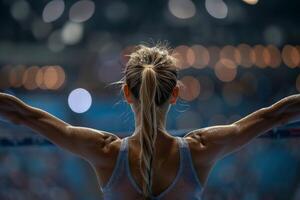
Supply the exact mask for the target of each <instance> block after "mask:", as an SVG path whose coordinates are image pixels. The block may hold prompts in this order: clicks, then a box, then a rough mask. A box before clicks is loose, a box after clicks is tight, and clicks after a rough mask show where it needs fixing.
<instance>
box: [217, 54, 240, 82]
mask: <svg viewBox="0 0 300 200" xmlns="http://www.w3.org/2000/svg"><path fill="white" fill-rule="evenodd" d="M214 72H215V74H216V76H217V78H218V79H219V80H220V81H223V82H230V81H232V80H234V79H235V77H236V75H237V68H236V64H235V63H234V62H233V61H231V60H228V59H222V60H220V61H219V62H218V63H217V64H216V65H215V68H214Z"/></svg>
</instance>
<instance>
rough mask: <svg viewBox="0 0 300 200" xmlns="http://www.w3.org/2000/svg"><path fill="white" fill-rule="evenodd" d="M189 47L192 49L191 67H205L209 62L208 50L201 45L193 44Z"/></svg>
mask: <svg viewBox="0 0 300 200" xmlns="http://www.w3.org/2000/svg"><path fill="white" fill-rule="evenodd" d="M191 49H192V50H193V51H194V55H195V61H194V64H193V67H195V68H198V69H202V68H204V67H206V66H207V65H208V63H209V59H210V57H209V52H208V50H207V49H206V48H205V47H204V46H202V45H193V46H192V47H191Z"/></svg>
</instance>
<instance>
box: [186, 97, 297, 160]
mask: <svg viewBox="0 0 300 200" xmlns="http://www.w3.org/2000/svg"><path fill="white" fill-rule="evenodd" d="M296 120H300V95H299V94H297V95H292V96H288V97H286V98H284V99H281V100H280V101H278V102H276V103H275V104H273V105H271V106H269V107H266V108H261V109H259V110H257V111H255V112H253V113H251V114H250V115H248V116H246V117H244V118H242V119H240V120H238V121H236V122H234V123H232V124H230V125H219V126H212V127H207V128H202V129H198V130H194V131H192V132H190V133H188V134H187V135H186V136H185V137H187V138H191V140H192V141H193V143H194V144H195V145H194V146H196V148H198V150H199V149H200V150H201V151H203V152H205V154H203V155H205V156H201V158H200V156H199V160H198V161H199V162H201V163H213V162H214V161H216V160H218V159H220V158H222V157H223V156H224V155H226V154H229V153H231V152H233V151H235V150H237V149H239V148H241V147H242V146H244V145H245V144H247V143H248V142H249V141H250V140H252V139H253V138H255V137H256V136H259V135H260V134H262V133H265V132H267V131H268V130H271V129H273V128H275V127H278V126H282V125H285V124H288V123H291V122H293V121H296Z"/></svg>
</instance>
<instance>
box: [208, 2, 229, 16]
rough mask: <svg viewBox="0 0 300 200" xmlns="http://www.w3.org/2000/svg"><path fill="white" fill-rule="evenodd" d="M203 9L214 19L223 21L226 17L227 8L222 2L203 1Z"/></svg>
mask: <svg viewBox="0 0 300 200" xmlns="http://www.w3.org/2000/svg"><path fill="white" fill-rule="evenodd" d="M205 8H206V10H207V12H208V13H209V14H210V15H211V16H212V17H214V18H217V19H223V18H225V17H227V14H228V7H227V5H226V3H225V2H224V1H223V0H205Z"/></svg>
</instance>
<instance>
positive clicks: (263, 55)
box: [253, 44, 270, 68]
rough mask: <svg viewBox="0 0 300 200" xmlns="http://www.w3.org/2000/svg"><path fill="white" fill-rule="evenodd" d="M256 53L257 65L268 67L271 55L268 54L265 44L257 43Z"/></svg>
mask: <svg viewBox="0 0 300 200" xmlns="http://www.w3.org/2000/svg"><path fill="white" fill-rule="evenodd" d="M253 50H254V53H255V65H256V66H257V67H260V68H265V67H267V64H266V61H268V59H270V55H269V54H268V51H267V50H266V49H265V47H264V46H263V45H260V44H258V45H255V46H254V48H253Z"/></svg>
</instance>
